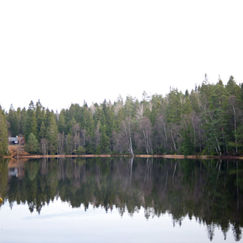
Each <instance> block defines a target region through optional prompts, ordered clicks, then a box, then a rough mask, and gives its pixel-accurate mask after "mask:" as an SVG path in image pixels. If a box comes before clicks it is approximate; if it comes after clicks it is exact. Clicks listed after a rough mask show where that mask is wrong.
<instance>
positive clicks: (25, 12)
mask: <svg viewBox="0 0 243 243" xmlns="http://www.w3.org/2000/svg"><path fill="white" fill-rule="evenodd" d="M242 10H243V1H242V0H238V1H237V0H231V1H224V0H210V1H209V0H203V1H199V0H183V1H182V0H168V1H163V0H160V1H154V0H148V1H144V0H120V1H116V0H110V1H108V0H104V1H103V0H97V1H96V0H87V1H81V0H79V1H72V0H69V1H63V0H40V1H35V0H29V1H24V0H23V1H19V0H17V1H13V0H8V1H4V0H0V87H1V94H0V105H2V106H3V107H4V108H5V109H8V108H9V106H10V104H13V105H14V107H15V108H16V107H18V106H21V107H23V106H28V104H29V102H30V100H34V101H37V100H38V99H40V100H41V102H42V104H43V105H45V106H48V107H49V108H51V109H54V110H55V109H60V108H62V107H64V108H67V107H69V105H70V104H71V103H80V104H82V103H83V100H86V101H87V102H88V103H92V102H102V101H103V100H104V99H105V98H106V99H107V100H109V99H110V100H116V98H117V97H118V96H119V95H122V96H123V97H125V96H126V95H132V96H135V97H137V98H141V96H142V93H143V91H144V90H145V91H146V92H147V93H149V94H154V93H157V94H166V93H168V92H169V90H170V87H177V88H178V89H179V90H185V89H186V88H188V89H189V90H190V89H192V88H194V86H195V84H199V83H201V82H202V81H203V79H204V74H205V73H207V74H208V78H209V81H210V82H217V80H218V76H219V75H220V76H221V78H222V79H223V81H224V82H225V83H226V82H227V80H228V78H229V76H230V75H233V76H234V77H235V79H236V81H237V82H238V83H240V82H242V81H243V67H242V64H243V60H242V59H243V31H242V29H243V14H242Z"/></svg>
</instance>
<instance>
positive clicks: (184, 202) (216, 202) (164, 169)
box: [0, 159, 243, 241]
mask: <svg viewBox="0 0 243 243" xmlns="http://www.w3.org/2000/svg"><path fill="white" fill-rule="evenodd" d="M242 192H243V166H242V163H240V162H238V161H214V160H212V161H201V162H200V161H187V160H180V161H176V160H161V159H160V160H158V159H156V160H155V159H154V160H152V159H147V160H146V159H135V160H133V159H114V160H112V159H87V160H82V159H76V160H74V159H58V160H47V159H43V160H33V161H28V162H26V161H11V162H9V163H8V162H6V161H5V162H1V163H0V197H2V198H4V199H5V201H6V200H8V201H9V202H10V205H11V204H13V203H14V202H17V203H27V204H28V207H29V210H30V211H31V212H33V211H34V210H36V211H38V212H39V213H40V212H41V209H42V207H43V206H44V205H46V204H48V203H49V202H50V201H52V200H54V199H55V198H56V197H60V198H61V200H62V201H66V202H69V203H70V204H71V205H72V207H80V206H81V205H84V207H85V208H88V206H89V205H90V204H92V205H93V206H95V207H100V206H102V207H104V208H105V209H106V210H107V211H108V210H109V209H111V210H112V208H113V207H117V208H118V209H119V212H120V214H121V215H122V214H123V213H124V212H125V210H127V211H128V212H129V214H130V215H133V213H134V212H136V211H137V210H139V209H140V208H142V207H143V208H145V214H144V216H145V217H146V218H150V217H154V216H158V217H159V216H161V215H162V214H165V213H170V214H171V215H172V217H173V222H174V224H179V225H181V224H182V223H183V218H185V217H186V216H187V215H188V216H189V218H192V217H193V216H194V217H195V218H196V220H197V221H198V222H199V223H204V224H206V225H207V230H208V237H209V239H210V240H212V239H213V236H214V229H215V227H220V228H221V230H222V232H223V234H224V236H225V238H226V235H227V232H228V230H229V228H230V225H233V233H234V238H235V240H236V241H239V240H240V239H241V227H243V217H242V205H243V204H242V199H243V198H242V197H243V196H242V195H243V193H242Z"/></svg>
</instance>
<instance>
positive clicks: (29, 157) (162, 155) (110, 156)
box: [3, 154, 243, 160]
mask: <svg viewBox="0 0 243 243" xmlns="http://www.w3.org/2000/svg"><path fill="white" fill-rule="evenodd" d="M114 157H116V158H117V157H129V158H130V157H134V158H164V159H201V160H206V159H219V160H243V156H229V155H228V156H226V155H225V156H217V155H174V154H155V155H152V154H134V156H131V155H128V154H80V155H77V154H75V155H72V154H56V155H19V156H4V157H3V158H4V159H44V158H49V159H51V158H52V159H58V158H114Z"/></svg>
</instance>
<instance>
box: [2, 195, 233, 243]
mask: <svg viewBox="0 0 243 243" xmlns="http://www.w3.org/2000/svg"><path fill="white" fill-rule="evenodd" d="M0 219H1V221H0V242H4V243H8V242H18V243H22V242H23V243H28V242H42V243H43V242H58V243H60V242H112V243H113V242H116V243H117V242H122V243H123V242H139V243H140V242H210V240H209V239H208V234H207V228H206V226H205V225H202V224H199V223H198V222H196V221H195V219H193V220H189V219H188V217H186V218H185V219H184V220H183V221H182V225H181V226H179V225H178V224H176V225H175V226H174V227H173V221H172V218H171V216H170V215H169V214H164V215H163V216H160V217H154V218H149V219H148V220H147V219H146V218H145V217H144V210H143V209H141V210H139V211H138V212H137V213H134V215H133V216H132V217H131V216H130V215H129V214H128V213H124V214H123V216H121V215H120V214H119V212H118V210H117V209H113V210H112V211H110V210H109V212H108V213H106V211H105V210H104V209H103V208H93V207H92V206H90V207H89V209H88V210H86V211H85V210H84V207H80V208H72V207H71V206H69V205H68V203H64V202H61V200H55V201H54V202H51V203H50V204H49V205H48V206H44V207H43V208H42V210H41V213H40V215H39V214H38V213H37V212H33V213H30V211H29V209H28V206H27V205H16V204H15V203H14V205H13V207H12V209H11V208H10V207H9V205H8V203H5V204H4V205H3V206H2V207H1V208H0ZM213 242H234V239H233V236H232V233H231V232H228V234H227V240H226V241H224V239H223V234H222V232H221V231H220V229H218V228H216V229H215V233H214V238H213Z"/></svg>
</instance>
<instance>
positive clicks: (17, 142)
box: [8, 136, 19, 144]
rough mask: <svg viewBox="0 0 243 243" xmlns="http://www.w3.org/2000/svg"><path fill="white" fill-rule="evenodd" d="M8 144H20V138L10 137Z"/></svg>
mask: <svg viewBox="0 0 243 243" xmlns="http://www.w3.org/2000/svg"><path fill="white" fill-rule="evenodd" d="M8 143H9V144H19V138H18V136H16V137H9V138H8Z"/></svg>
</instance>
